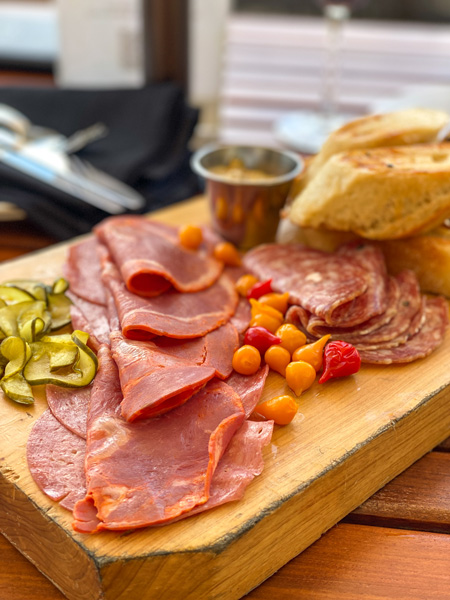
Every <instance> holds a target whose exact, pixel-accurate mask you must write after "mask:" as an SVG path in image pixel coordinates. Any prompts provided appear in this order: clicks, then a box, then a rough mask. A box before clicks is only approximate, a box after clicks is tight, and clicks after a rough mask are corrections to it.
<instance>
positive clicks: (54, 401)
mask: <svg viewBox="0 0 450 600" xmlns="http://www.w3.org/2000/svg"><path fill="white" fill-rule="evenodd" d="M91 389H92V385H88V386H86V387H84V388H63V387H59V386H57V385H50V384H49V385H47V386H46V388H45V393H46V396H47V403H48V407H49V408H50V410H51V412H52V414H53V416H54V417H55V418H56V419H58V421H59V422H60V423H61V425H63V426H64V427H66V429H68V430H69V431H72V433H75V434H76V435H78V436H79V437H82V438H83V439H86V421H87V412H88V407H89V401H90V398H91Z"/></svg>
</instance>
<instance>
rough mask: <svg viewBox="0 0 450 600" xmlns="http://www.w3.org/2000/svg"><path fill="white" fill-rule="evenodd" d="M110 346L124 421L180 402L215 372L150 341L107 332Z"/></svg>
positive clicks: (154, 414)
mask: <svg viewBox="0 0 450 600" xmlns="http://www.w3.org/2000/svg"><path fill="white" fill-rule="evenodd" d="M111 348H112V353H113V357H114V360H115V361H116V363H117V366H118V368H119V375H120V384H121V387H122V393H123V402H122V404H121V411H122V415H123V416H124V418H125V419H127V421H130V422H131V421H134V420H136V419H143V418H147V417H155V416H157V415H160V414H162V413H165V412H167V411H169V410H172V409H173V408H175V407H177V406H180V405H182V404H184V403H185V402H186V401H187V400H188V399H189V398H190V397H191V396H193V395H194V394H195V392H197V391H198V390H200V389H201V388H202V387H203V386H204V385H205V383H206V382H207V381H209V380H210V379H212V378H213V377H214V375H215V369H214V368H213V367H204V366H198V365H195V364H192V363H191V362H189V361H187V360H184V359H182V358H179V357H177V356H173V355H170V354H167V353H165V352H162V351H161V350H160V349H159V348H157V347H155V345H154V344H148V343H147V342H137V341H131V340H127V339H125V338H124V337H123V336H122V334H121V333H120V332H118V331H115V332H112V333H111Z"/></svg>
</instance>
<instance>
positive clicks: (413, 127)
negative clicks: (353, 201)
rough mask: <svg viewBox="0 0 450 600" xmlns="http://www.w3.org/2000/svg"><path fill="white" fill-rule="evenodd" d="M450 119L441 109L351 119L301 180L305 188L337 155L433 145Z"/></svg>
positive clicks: (330, 138)
mask: <svg viewBox="0 0 450 600" xmlns="http://www.w3.org/2000/svg"><path fill="white" fill-rule="evenodd" d="M449 120H450V116H449V115H448V114H447V113H446V112H445V111H442V110H432V109H426V108H411V109H406V110H400V111H396V112H391V113H386V114H380V115H369V116H366V117H362V118H360V119H355V120H354V121H351V122H350V123H347V124H346V125H344V126H343V127H341V128H340V129H337V130H336V131H334V132H333V133H331V134H330V136H329V137H328V139H327V140H326V141H325V143H324V144H323V146H322V148H321V150H320V152H319V153H318V154H317V155H316V156H315V157H314V160H313V161H312V162H311V164H310V165H309V168H308V174H307V176H306V177H304V179H303V182H302V184H303V186H305V185H306V183H308V182H309V181H311V179H312V178H313V177H315V175H316V174H317V173H318V171H319V170H320V169H321V168H322V167H323V165H324V164H325V163H326V162H327V161H328V160H329V159H330V158H331V156H333V155H334V154H338V153H340V152H346V151H349V150H359V149H362V148H378V147H386V146H405V145H410V144H424V143H432V142H434V140H435V138H436V135H437V133H438V132H439V130H440V129H442V127H444V125H446V124H447V123H448V121H449Z"/></svg>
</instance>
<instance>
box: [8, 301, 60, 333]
mask: <svg viewBox="0 0 450 600" xmlns="http://www.w3.org/2000/svg"><path fill="white" fill-rule="evenodd" d="M46 308H47V307H46V305H45V302H42V301H41V300H34V301H29V302H19V303H17V304H10V305H8V306H4V307H3V308H0V330H1V331H2V332H3V336H2V337H8V336H16V335H19V330H20V329H21V328H22V327H23V326H24V325H25V323H26V322H27V321H32V320H33V319H35V318H37V317H39V318H40V319H42V320H43V322H44V328H43V331H47V330H48V329H49V327H50V326H51V316H50V313H49V312H48V311H47V310H46Z"/></svg>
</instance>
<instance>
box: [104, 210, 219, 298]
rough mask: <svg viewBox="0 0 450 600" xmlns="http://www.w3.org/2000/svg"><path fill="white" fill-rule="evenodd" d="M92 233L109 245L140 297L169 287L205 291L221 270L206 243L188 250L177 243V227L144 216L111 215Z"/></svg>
mask: <svg viewBox="0 0 450 600" xmlns="http://www.w3.org/2000/svg"><path fill="white" fill-rule="evenodd" d="M95 232H96V235H97V236H98V238H99V239H100V240H101V241H102V242H103V243H104V244H105V245H106V246H107V247H108V250H109V252H110V254H111V256H112V258H113V260H114V262H115V263H116V265H117V266H118V268H119V270H120V272H121V275H122V278H123V280H124V282H125V283H126V286H127V288H128V290H130V291H131V292H133V293H135V294H138V295H140V296H146V297H152V296H156V295H158V294H161V293H162V292H164V291H166V290H167V289H169V287H171V286H174V288H175V289H176V290H178V291H179V292H197V291H200V290H204V289H206V288H208V287H209V286H210V285H212V284H213V283H214V282H215V281H216V280H217V279H218V277H219V275H220V273H221V272H222V269H223V264H222V263H221V262H219V261H217V260H216V259H215V258H214V257H213V256H212V255H211V252H210V250H209V248H208V247H207V246H206V244H203V246H202V247H200V248H199V249H198V250H189V249H188V248H185V247H183V246H181V244H180V243H179V239H178V230H177V228H176V227H171V226H169V225H163V224H162V223H156V222H152V221H150V220H149V219H146V218H144V217H140V216H120V217H110V218H109V219H106V220H105V221H103V222H102V223H101V224H100V225H98V226H97V227H96V229H95Z"/></svg>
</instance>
